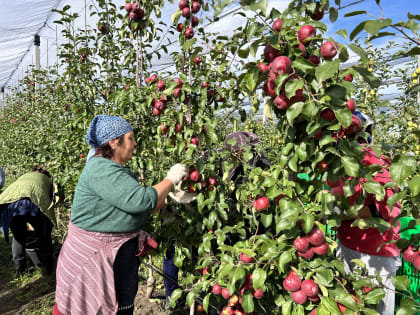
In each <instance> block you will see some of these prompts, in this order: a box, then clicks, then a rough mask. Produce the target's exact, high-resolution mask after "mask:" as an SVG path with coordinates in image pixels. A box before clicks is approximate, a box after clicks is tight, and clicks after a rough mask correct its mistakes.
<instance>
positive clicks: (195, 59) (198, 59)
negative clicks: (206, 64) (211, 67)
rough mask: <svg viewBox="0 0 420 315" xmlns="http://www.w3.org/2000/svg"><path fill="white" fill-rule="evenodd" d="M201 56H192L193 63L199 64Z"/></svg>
mask: <svg viewBox="0 0 420 315" xmlns="http://www.w3.org/2000/svg"><path fill="white" fill-rule="evenodd" d="M194 3H195V2H194ZM201 61H202V60H201V57H200V56H197V57H195V58H194V63H195V64H196V65H199V64H200V63H201Z"/></svg>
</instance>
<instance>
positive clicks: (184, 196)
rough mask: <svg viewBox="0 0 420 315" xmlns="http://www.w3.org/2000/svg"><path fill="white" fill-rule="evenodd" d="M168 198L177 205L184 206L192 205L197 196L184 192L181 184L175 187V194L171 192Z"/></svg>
mask: <svg viewBox="0 0 420 315" xmlns="http://www.w3.org/2000/svg"><path fill="white" fill-rule="evenodd" d="M168 196H169V197H171V199H172V200H173V201H175V202H176V203H183V204H187V203H191V202H193V201H194V200H196V199H197V194H195V193H188V192H185V191H183V190H182V189H181V183H179V185H177V186H176V187H175V189H174V192H170V193H169V194H168Z"/></svg>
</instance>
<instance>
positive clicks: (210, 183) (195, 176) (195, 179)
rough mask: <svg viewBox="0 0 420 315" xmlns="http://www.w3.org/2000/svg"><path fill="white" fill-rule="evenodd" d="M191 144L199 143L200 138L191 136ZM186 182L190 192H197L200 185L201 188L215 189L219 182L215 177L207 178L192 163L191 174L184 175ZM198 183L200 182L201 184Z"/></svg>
mask: <svg viewBox="0 0 420 315" xmlns="http://www.w3.org/2000/svg"><path fill="white" fill-rule="evenodd" d="M191 144H194V145H198V138H197V137H195V136H193V137H192V138H191ZM184 183H188V188H187V191H188V192H189V193H197V191H198V188H199V187H201V190H207V191H210V190H213V189H214V187H215V186H216V184H217V180H216V178H214V177H209V178H207V180H205V179H204V178H203V176H202V175H201V174H200V173H199V172H198V171H197V169H196V168H195V166H193V165H191V166H190V169H189V175H188V176H185V177H184ZM197 184H200V186H198V185H197Z"/></svg>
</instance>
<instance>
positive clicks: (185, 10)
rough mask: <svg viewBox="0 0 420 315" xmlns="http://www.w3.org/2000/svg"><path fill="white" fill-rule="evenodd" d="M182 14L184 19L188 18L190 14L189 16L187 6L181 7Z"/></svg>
mask: <svg viewBox="0 0 420 315" xmlns="http://www.w3.org/2000/svg"><path fill="white" fill-rule="evenodd" d="M181 11H182V13H181V14H182V16H183V17H184V18H186V19H189V18H190V16H191V11H190V8H189V7H185V8H183V9H182V10H181Z"/></svg>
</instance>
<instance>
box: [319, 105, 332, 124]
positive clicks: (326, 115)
mask: <svg viewBox="0 0 420 315" xmlns="http://www.w3.org/2000/svg"><path fill="white" fill-rule="evenodd" d="M320 117H321V118H322V119H325V120H328V121H333V120H334V119H335V114H334V112H333V110H332V109H330V108H326V109H324V110H323V111H322V112H321V116H320Z"/></svg>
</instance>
